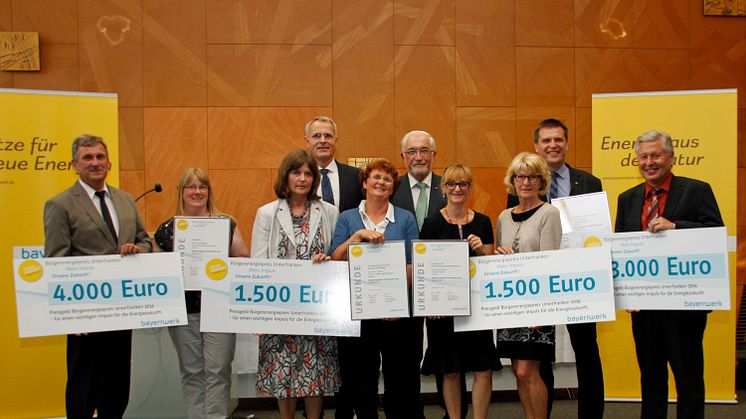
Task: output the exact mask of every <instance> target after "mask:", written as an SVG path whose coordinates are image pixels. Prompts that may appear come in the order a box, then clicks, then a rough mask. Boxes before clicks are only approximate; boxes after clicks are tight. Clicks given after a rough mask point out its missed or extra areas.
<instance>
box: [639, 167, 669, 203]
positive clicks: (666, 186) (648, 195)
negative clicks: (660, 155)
mask: <svg viewBox="0 0 746 419" xmlns="http://www.w3.org/2000/svg"><path fill="white" fill-rule="evenodd" d="M672 178H673V176H672V174H671V172H669V173H668V175H666V178H665V179H663V183H661V186H659V187H658V189H656V190H663V191H665V193H666V194H667V193H668V191H669V190H670V189H671V179H672ZM653 190H654V189H653V187H652V186H650V184H649V183H647V182H645V199H649V198H651V194H652V193H653ZM659 198H660V197H659Z"/></svg>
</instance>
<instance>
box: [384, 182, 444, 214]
mask: <svg viewBox="0 0 746 419" xmlns="http://www.w3.org/2000/svg"><path fill="white" fill-rule="evenodd" d="M440 181H441V179H440V176H438V175H436V174H435V173H433V181H432V185H431V188H430V201H429V203H428V206H427V216H426V217H425V218H427V217H430V216H432V215H433V214H435V213H436V212H438V211H440V209H441V208H443V207H444V206H445V205H446V198H445V197H444V196H443V191H442V190H441V189H440ZM391 203H392V204H394V206H397V207H399V208H404V209H405V210H407V211H409V212H411V213H412V214H414V213H415V207H414V200H412V185H411V184H410V183H409V176H407V175H403V176H402V180H401V183H400V184H399V189H397V190H396V192H394V195H393V196H392V197H391Z"/></svg>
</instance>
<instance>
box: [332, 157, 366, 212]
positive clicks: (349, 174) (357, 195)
mask: <svg viewBox="0 0 746 419" xmlns="http://www.w3.org/2000/svg"><path fill="white" fill-rule="evenodd" d="M337 169H339V212H344V211H346V210H348V209H350V208H357V206H358V205H360V201H362V200H363V198H364V197H363V192H362V186H361V184H360V169H358V168H357V167H352V166H348V165H346V164H342V163H340V162H337Z"/></svg>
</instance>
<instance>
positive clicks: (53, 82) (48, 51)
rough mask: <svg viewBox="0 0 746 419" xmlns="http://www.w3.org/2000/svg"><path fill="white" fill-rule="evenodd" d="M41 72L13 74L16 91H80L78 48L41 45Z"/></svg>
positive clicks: (62, 45)
mask: <svg viewBox="0 0 746 419" xmlns="http://www.w3.org/2000/svg"><path fill="white" fill-rule="evenodd" d="M39 55H40V57H39V58H40V60H41V71H17V72H14V73H13V87H15V88H16V89H41V90H80V83H79V78H78V46H77V45H76V44H41V45H40V46H39Z"/></svg>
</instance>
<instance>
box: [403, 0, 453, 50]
mask: <svg viewBox="0 0 746 419" xmlns="http://www.w3.org/2000/svg"><path fill="white" fill-rule="evenodd" d="M454 1H455V0H394V44H395V45H453V31H454V24H455V16H454V14H455V5H454Z"/></svg>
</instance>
